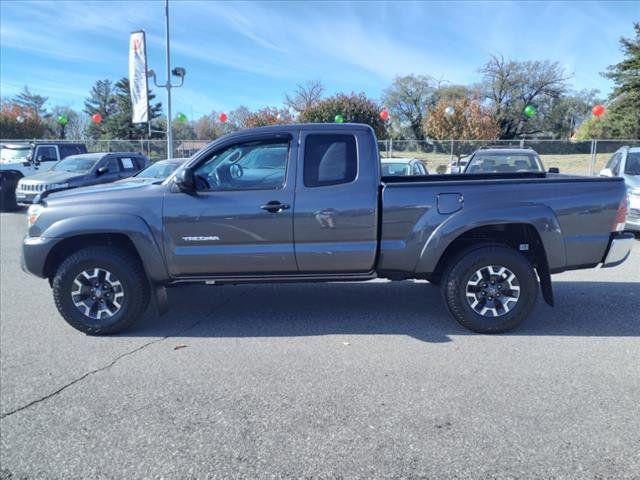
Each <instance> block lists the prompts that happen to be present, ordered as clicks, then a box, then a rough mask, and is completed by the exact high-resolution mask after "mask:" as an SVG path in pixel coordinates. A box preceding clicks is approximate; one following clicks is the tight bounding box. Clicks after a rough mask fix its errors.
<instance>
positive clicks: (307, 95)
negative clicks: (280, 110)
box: [284, 80, 324, 114]
mask: <svg viewBox="0 0 640 480" xmlns="http://www.w3.org/2000/svg"><path fill="white" fill-rule="evenodd" d="M323 93H324V85H322V82H321V81H320V80H309V81H308V82H307V83H305V84H304V85H303V84H298V86H297V88H296V90H295V91H294V92H293V94H291V95H289V94H288V93H287V94H285V96H284V104H285V105H286V106H287V107H288V108H290V109H291V110H293V111H294V112H296V113H298V114H299V113H302V112H303V111H305V110H306V109H307V108H309V107H313V106H314V105H316V104H317V103H318V102H319V101H320V100H322V94H323Z"/></svg>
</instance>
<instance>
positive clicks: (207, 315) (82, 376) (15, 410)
mask: <svg viewBox="0 0 640 480" xmlns="http://www.w3.org/2000/svg"><path fill="white" fill-rule="evenodd" d="M255 288H256V287H254V288H253V290H255ZM239 296H240V295H233V296H231V297H229V298H228V299H227V300H225V301H224V302H222V303H219V304H218V305H215V306H214V307H213V308H211V309H210V310H209V311H208V312H207V313H205V314H204V315H203V316H202V318H200V319H199V320H196V321H195V322H193V323H191V324H189V325H187V326H186V327H184V328H182V329H180V330H178V331H177V332H175V333H172V334H170V335H165V336H164V337H161V338H157V339H155V340H152V341H150V342H147V343H145V344H143V345H140V346H139V347H137V348H134V349H133V350H130V351H128V352H125V353H123V354H121V355H118V356H117V357H116V358H114V359H113V360H112V361H111V362H110V363H108V364H107V365H104V366H102V367H100V368H96V369H95V370H91V371H89V372H87V373H85V374H83V375H81V376H80V377H78V378H76V379H74V380H72V381H70V382H69V383H66V384H65V385H63V386H62V387H60V388H58V389H57V390H55V391H54V392H51V393H48V394H47V395H44V396H43V397H40V398H37V399H35V400H32V401H31V402H29V403H27V404H25V405H22V406H21V407H18V408H15V409H13V410H10V411H8V412H6V413H3V414H0V420H2V419H4V418H6V417H9V416H11V415H13V414H15V413H18V412H21V411H23V410H26V409H28V408H31V407H33V406H34V405H37V404H38V403H42V402H45V401H47V400H49V399H50V398H53V397H55V396H57V395H59V394H60V393H62V392H64V391H65V390H66V389H67V388H69V387H72V386H73V385H75V384H76V383H79V382H82V381H83V380H85V379H86V378H88V377H90V376H92V375H95V374H96V373H100V372H103V371H105V370H108V369H110V368H111V367H113V366H114V365H115V364H116V363H118V362H119V361H120V360H122V359H123V358H125V357H128V356H130V355H133V354H135V353H137V352H139V351H141V350H144V349H145V348H147V347H150V346H151V345H155V344H156V343H160V342H163V341H165V340H167V339H168V338H173V337H179V336H180V335H182V334H183V333H186V332H188V331H189V330H191V329H192V328H195V327H197V326H198V325H199V324H201V323H202V322H204V321H205V320H208V319H209V318H210V317H211V315H213V314H214V313H215V312H217V311H218V310H220V309H221V308H224V307H226V306H227V305H228V304H229V303H231V302H232V301H233V300H234V299H235V298H236V297H239Z"/></svg>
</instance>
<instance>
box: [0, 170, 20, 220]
mask: <svg viewBox="0 0 640 480" xmlns="http://www.w3.org/2000/svg"><path fill="white" fill-rule="evenodd" d="M17 185H18V179H17V178H16V179H14V178H13V177H5V176H4V175H2V176H1V177H0V212H13V211H15V210H17V209H18V203H17V202H16V187H17Z"/></svg>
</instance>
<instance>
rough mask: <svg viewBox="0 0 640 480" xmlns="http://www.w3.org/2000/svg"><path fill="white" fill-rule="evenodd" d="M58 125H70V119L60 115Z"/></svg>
mask: <svg viewBox="0 0 640 480" xmlns="http://www.w3.org/2000/svg"><path fill="white" fill-rule="evenodd" d="M58 123H59V124H60V125H63V126H64V125H66V124H67V123H69V119H68V118H67V116H66V115H58Z"/></svg>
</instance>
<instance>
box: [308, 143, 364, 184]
mask: <svg viewBox="0 0 640 480" xmlns="http://www.w3.org/2000/svg"><path fill="white" fill-rule="evenodd" d="M357 172H358V154H357V149H356V139H355V137H354V136H353V135H334V134H331V135H320V134H318V135H309V136H308V137H307V139H306V142H305V147H304V185H305V186H306V187H324V186H328V185H339V184H341V183H349V182H352V181H354V180H355V178H356V175H357Z"/></svg>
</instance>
